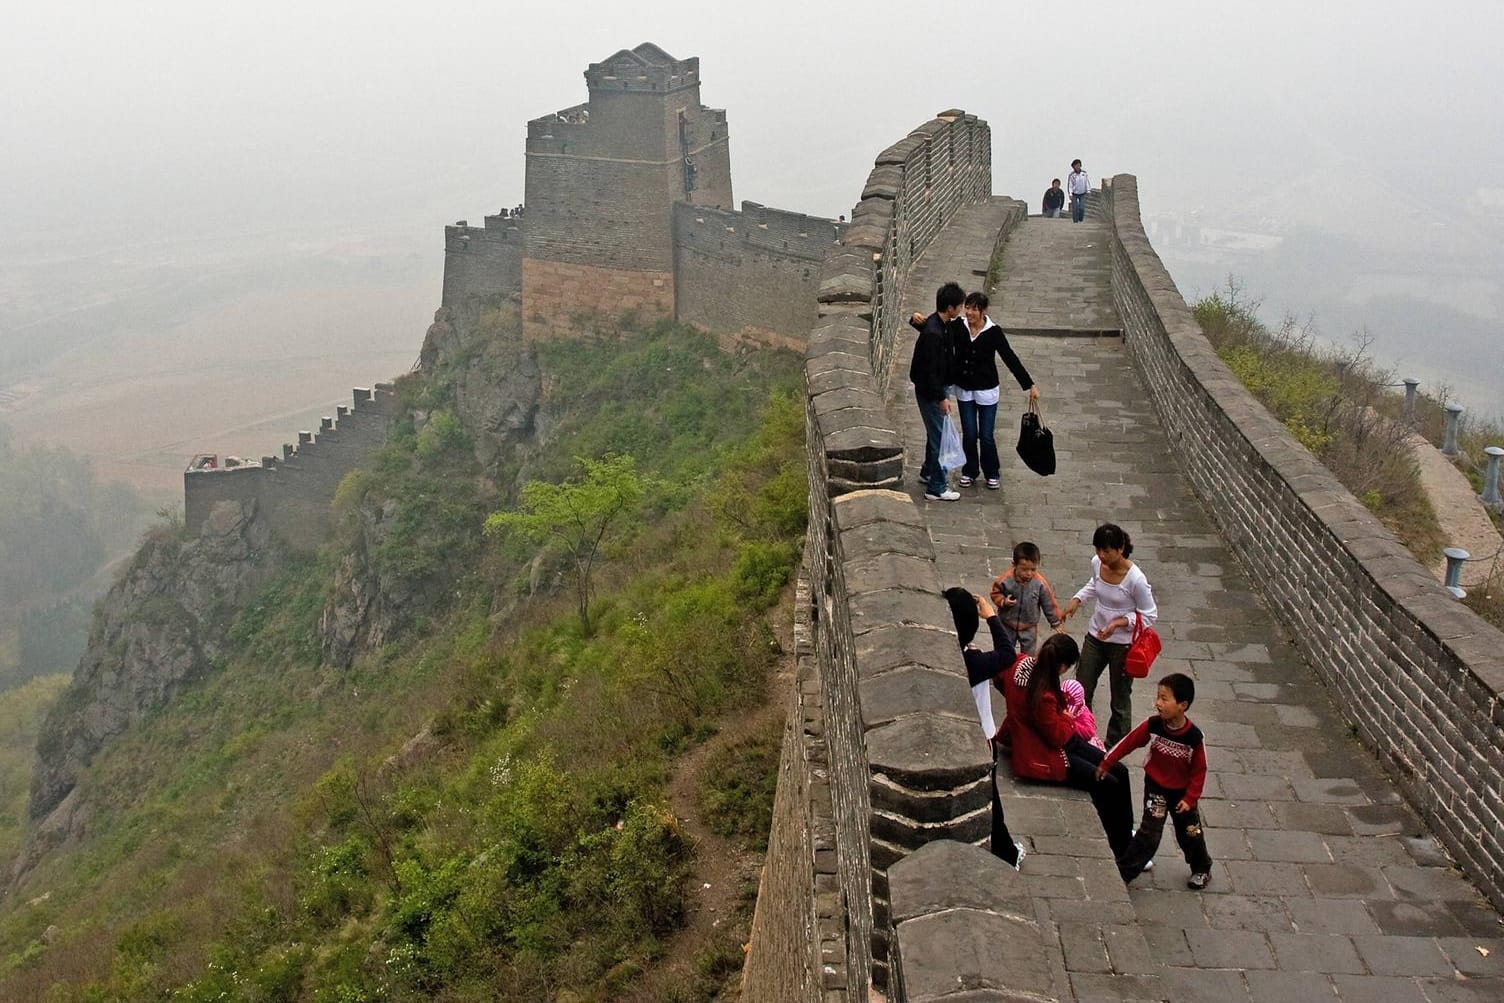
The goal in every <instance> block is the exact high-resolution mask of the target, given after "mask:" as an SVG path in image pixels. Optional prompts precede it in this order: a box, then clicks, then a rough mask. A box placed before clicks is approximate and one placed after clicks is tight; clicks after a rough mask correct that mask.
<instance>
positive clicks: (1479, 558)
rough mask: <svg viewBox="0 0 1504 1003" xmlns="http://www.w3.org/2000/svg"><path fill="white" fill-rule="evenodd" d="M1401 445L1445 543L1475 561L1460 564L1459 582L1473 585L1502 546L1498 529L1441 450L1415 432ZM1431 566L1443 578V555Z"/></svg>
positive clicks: (1473, 492) (1479, 580) (1502, 540)
mask: <svg viewBox="0 0 1504 1003" xmlns="http://www.w3.org/2000/svg"><path fill="white" fill-rule="evenodd" d="M1405 445H1406V446H1407V447H1408V448H1409V450H1410V455H1411V456H1413V457H1415V466H1416V468H1417V469H1418V470H1419V471H1420V486H1421V488H1422V489H1423V490H1424V491H1425V492H1426V497H1427V498H1428V499H1430V502H1431V508H1433V509H1435V510H1436V521H1437V522H1438V523H1440V524H1441V532H1442V537H1443V539H1445V540H1446V545H1447V546H1449V547H1461V548H1462V549H1463V550H1466V551H1467V552H1468V554H1470V555H1471V558H1472V561H1474V562H1477V563H1468V564H1466V565H1464V566H1463V569H1462V582H1463V584H1464V585H1466V586H1473V585H1474V584H1475V583H1479V582H1482V581H1483V580H1484V579H1486V578H1487V577H1488V571H1489V566H1490V564H1491V559H1492V557H1493V555H1494V554H1496V553H1498V552H1499V548H1500V547H1504V539H1500V537H1499V531H1498V530H1497V529H1495V528H1494V523H1493V520H1492V519H1490V518H1489V517H1488V510H1487V509H1485V508H1484V507H1483V503H1482V502H1481V501H1479V500H1478V493H1477V492H1476V491H1474V490H1473V485H1472V484H1471V482H1469V481H1468V479H1467V475H1466V474H1464V473H1463V472H1462V471H1460V470H1458V469H1457V468H1456V467H1455V466H1453V464H1452V461H1451V460H1449V459H1447V458H1446V457H1445V456H1443V455H1442V453H1441V450H1439V449H1437V448H1436V447H1435V446H1433V445H1431V443H1430V442H1428V441H1427V440H1426V439H1425V438H1423V437H1422V436H1420V435H1418V434H1416V433H1415V432H1411V433H1410V434H1409V435H1408V436H1406V437H1405ZM1431 570H1432V572H1434V573H1435V575H1436V580H1437V581H1439V582H1445V581H1446V577H1447V559H1446V557H1445V556H1444V555H1443V556H1440V557H1438V558H1437V559H1436V560H1435V561H1434V562H1433V563H1432V564H1431Z"/></svg>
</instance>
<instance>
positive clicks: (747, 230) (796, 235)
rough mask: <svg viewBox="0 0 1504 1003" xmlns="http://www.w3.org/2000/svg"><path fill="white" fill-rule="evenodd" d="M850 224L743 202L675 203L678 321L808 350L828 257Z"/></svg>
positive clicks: (740, 337) (762, 341) (728, 334)
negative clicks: (723, 205)
mask: <svg viewBox="0 0 1504 1003" xmlns="http://www.w3.org/2000/svg"><path fill="white" fill-rule="evenodd" d="M844 230H845V225H844V224H840V223H837V222H835V221H834V220H829V219H822V218H820V217H818V216H806V215H803V214H802V213H795V212H785V211H783V210H780V209H770V208H768V207H767V206H763V205H759V204H757V203H756V202H743V203H742V209H741V211H740V212H733V211H730V210H725V209H708V208H705V207H703V206H694V205H688V204H685V203H679V204H678V205H676V206H674V248H675V268H674V276H675V280H674V281H675V290H674V302H675V304H676V308H677V310H676V312H677V316H678V319H679V320H681V321H683V322H684V323H686V324H694V325H695V326H697V327H701V328H705V329H706V330H709V331H714V332H716V333H717V334H722V335H726V336H729V337H730V338H733V339H736V340H740V341H755V342H760V343H764V344H776V345H782V346H785V347H790V348H796V349H798V350H800V351H803V349H804V346H805V344H806V342H807V339H808V334H809V330H810V328H812V327H813V326H814V324H815V320H816V318H817V313H818V310H817V307H818V303H817V302H816V297H817V295H818V293H819V288H820V268H821V265H822V263H823V262H824V260H825V254H826V252H827V251H829V250H830V249H831V247H832V246H833V245H834V244H835V243H836V242H837V241H838V240H839V239H840V237H841V234H842V233H843V232H844Z"/></svg>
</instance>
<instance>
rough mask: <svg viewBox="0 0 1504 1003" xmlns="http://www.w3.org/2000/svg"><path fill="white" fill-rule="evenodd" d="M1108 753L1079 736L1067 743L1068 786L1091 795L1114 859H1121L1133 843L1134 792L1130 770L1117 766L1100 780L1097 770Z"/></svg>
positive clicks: (1066, 781) (1066, 780)
mask: <svg viewBox="0 0 1504 1003" xmlns="http://www.w3.org/2000/svg"><path fill="white" fill-rule="evenodd" d="M1106 755H1107V753H1105V752H1103V751H1102V750H1101V749H1099V748H1097V747H1096V746H1095V745H1092V744H1091V743H1090V742H1088V741H1087V740H1086V739H1084V738H1082V737H1081V736H1080V735H1072V736H1071V739H1070V741H1069V742H1066V743H1065V784H1066V786H1067V787H1074V788H1076V789H1077V790H1081V791H1086V792H1087V793H1088V794H1090V795H1091V803H1092V807H1094V808H1096V809H1097V818H1099V819H1101V820H1102V832H1103V833H1105V834H1106V836H1107V845H1108V846H1109V847H1111V848H1112V855H1113V856H1114V857H1119V856H1122V854H1123V852H1124V851H1125V850H1127V849H1128V844H1129V842H1130V841H1131V840H1132V839H1133V789H1132V787H1131V786H1130V783H1129V780H1128V767H1126V766H1124V765H1123V764H1122V763H1118V764H1117V765H1116V766H1114V767H1113V768H1112V769H1111V770H1108V771H1107V775H1106V776H1105V777H1103V778H1102V779H1101V780H1098V779H1097V766H1098V764H1100V763H1101V762H1102V760H1103V759H1104V758H1105V757H1106Z"/></svg>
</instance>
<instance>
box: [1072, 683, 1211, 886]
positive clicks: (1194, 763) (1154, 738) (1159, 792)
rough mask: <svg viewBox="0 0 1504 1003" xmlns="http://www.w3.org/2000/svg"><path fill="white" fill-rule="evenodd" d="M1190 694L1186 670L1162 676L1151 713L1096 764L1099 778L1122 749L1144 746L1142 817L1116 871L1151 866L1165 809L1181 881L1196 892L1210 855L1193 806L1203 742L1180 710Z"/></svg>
mask: <svg viewBox="0 0 1504 1003" xmlns="http://www.w3.org/2000/svg"><path fill="white" fill-rule="evenodd" d="M1195 699H1196V684H1195V682H1193V681H1192V680H1191V678H1190V677H1189V676H1186V675H1183V674H1182V673H1179V672H1172V673H1170V674H1169V675H1167V676H1165V677H1164V678H1163V679H1161V680H1160V681H1159V688H1158V692H1156V693H1155V696H1154V715H1153V716H1152V717H1150V718H1148V719H1147V720H1145V721H1143V722H1142V723H1141V724H1140V725H1139V726H1138V727H1137V728H1134V729H1133V730H1132V731H1130V732H1129V733H1128V734H1127V735H1124V736H1123V738H1122V740H1121V741H1119V742H1118V744H1117V745H1114V746H1113V747H1112V751H1111V752H1109V753H1107V756H1106V758H1105V759H1103V760H1102V764H1101V765H1100V766H1098V767H1097V779H1098V780H1100V779H1102V777H1103V776H1104V775H1105V774H1106V773H1107V771H1108V770H1110V769H1112V768H1113V766H1115V765H1116V764H1117V763H1118V761H1119V760H1121V759H1122V758H1123V757H1124V756H1126V755H1127V754H1128V753H1130V752H1132V751H1133V750H1134V749H1142V748H1143V747H1144V746H1146V745H1147V746H1148V747H1149V758H1148V760H1147V761H1146V762H1145V763H1144V818H1143V821H1141V822H1140V823H1139V826H1138V832H1137V833H1136V834H1135V835H1134V837H1133V842H1131V843H1129V844H1128V848H1127V849H1125V850H1124V851H1123V852H1122V853H1121V854H1119V855H1118V872H1119V873H1120V874H1122V876H1123V880H1124V881H1132V880H1133V879H1134V878H1136V877H1138V876H1139V874H1141V873H1142V872H1144V871H1146V870H1148V869H1149V868H1150V866H1152V861H1153V860H1154V852H1155V851H1156V850H1158V849H1159V840H1160V837H1161V836H1162V835H1164V830H1165V816H1166V815H1167V814H1168V815H1169V816H1170V820H1171V821H1172V822H1173V823H1174V824H1175V842H1177V843H1179V844H1180V850H1181V852H1182V853H1184V854H1185V862H1186V863H1187V864H1189V865H1190V866H1191V878H1190V880H1189V881H1188V882H1186V884H1187V885H1188V886H1189V887H1190V888H1192V889H1194V890H1196V891H1198V892H1199V891H1201V890H1202V889H1203V888H1205V887H1206V886H1207V883H1208V882H1210V881H1211V877H1212V875H1211V870H1212V858H1211V854H1209V853H1208V852H1207V850H1206V835H1205V834H1204V833H1203V832H1202V831H1201V813H1200V812H1199V811H1197V810H1196V802H1197V801H1199V800H1200V799H1201V788H1202V787H1204V786H1205V785H1206V743H1205V742H1204V741H1203V738H1202V735H1201V729H1200V728H1198V727H1196V726H1195V725H1194V724H1192V723H1191V720H1190V718H1188V717H1186V716H1185V712H1186V711H1187V710H1189V709H1190V707H1191V702H1192V701H1193V700H1195Z"/></svg>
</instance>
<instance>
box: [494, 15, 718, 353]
mask: <svg viewBox="0 0 1504 1003" xmlns="http://www.w3.org/2000/svg"><path fill="white" fill-rule="evenodd" d="M585 83H586V84H587V86H588V87H589V90H590V100H589V101H587V102H586V103H585V104H582V105H576V106H574V107H572V108H565V109H564V110H562V111H559V112H556V113H555V114H552V115H545V116H544V117H542V118H537V119H534V120H533V121H531V122H529V123H528V126H527V188H526V213H527V216H526V220H525V226H524V228H523V229H524V232H525V247H526V252H525V255H524V258H523V262H522V302H523V329H524V332H525V333H526V334H527V335H528V336H529V337H543V336H547V334H548V332H549V331H550V329H552V330H554V331H559V330H561V329H562V328H563V327H564V326H566V322H567V318H568V317H569V316H571V315H572V314H576V313H587V312H598V313H604V314H621V313H625V312H636V313H638V314H640V315H641V316H643V317H645V318H649V319H654V318H661V317H673V316H674V229H673V207H674V204H675V203H678V202H684V203H688V204H690V205H696V206H706V207H711V208H717V209H730V208H731V207H732V201H731V154H730V145H729V142H728V138H727V129H726V113H725V111H722V110H719V109H712V108H706V107H705V106H703V105H702V104H700V61H699V59H698V58H691V59H675V58H674V57H673V56H670V55H669V54H668V53H666V52H664V51H663V50H662V49H660V48H658V46H656V45H653V44H652V43H648V42H645V43H643V44H642V45H639V46H637V47H636V48H635V49H623V50H621V51H620V52H618V53H616V54H615V55H614V56H611V57H610V58H609V59H607V60H605V61H604V62H600V63H592V64H591V65H590V68H589V69H587V70H586V71H585Z"/></svg>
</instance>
